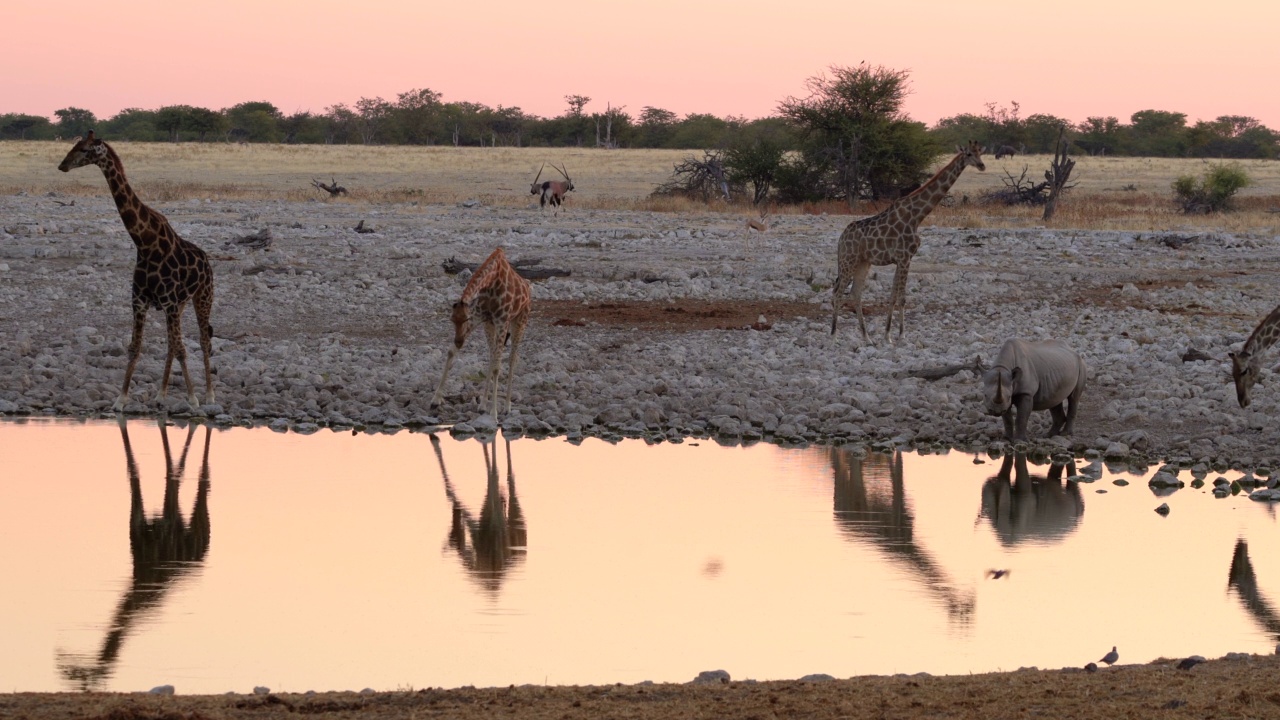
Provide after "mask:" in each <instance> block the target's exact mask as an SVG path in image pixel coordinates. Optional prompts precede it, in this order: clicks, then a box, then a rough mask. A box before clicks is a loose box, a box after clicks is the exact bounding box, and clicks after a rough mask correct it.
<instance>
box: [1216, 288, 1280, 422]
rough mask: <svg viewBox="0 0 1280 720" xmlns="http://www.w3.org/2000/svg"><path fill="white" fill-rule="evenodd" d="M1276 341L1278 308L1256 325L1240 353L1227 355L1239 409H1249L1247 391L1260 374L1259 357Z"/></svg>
mask: <svg viewBox="0 0 1280 720" xmlns="http://www.w3.org/2000/svg"><path fill="white" fill-rule="evenodd" d="M1277 340H1280V306H1277V307H1276V308H1275V309H1274V310H1272V311H1271V313H1270V314H1269V315H1267V316H1266V317H1265V318H1263V319H1262V322H1260V323H1258V327H1256V328H1254V329H1253V334H1252V335H1250V336H1249V339H1248V340H1246V341H1245V342H1244V347H1242V348H1240V352H1238V353H1236V352H1233V353H1228V355H1229V356H1230V357H1231V379H1232V380H1234V381H1235V384H1236V400H1237V401H1238V402H1239V403H1240V407H1242V408H1247V407H1249V399H1250V398H1249V391H1250V390H1251V389H1252V388H1253V385H1254V383H1256V382H1257V381H1258V376H1259V375H1261V374H1262V357H1261V355H1262V353H1263V352H1264V351H1266V350H1267V349H1268V348H1270V347H1271V346H1272V345H1275V344H1276V341H1277Z"/></svg>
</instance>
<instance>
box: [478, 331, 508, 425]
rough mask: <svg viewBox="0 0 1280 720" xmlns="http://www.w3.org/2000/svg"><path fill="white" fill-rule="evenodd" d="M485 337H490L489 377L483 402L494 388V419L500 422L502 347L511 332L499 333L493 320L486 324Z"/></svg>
mask: <svg viewBox="0 0 1280 720" xmlns="http://www.w3.org/2000/svg"><path fill="white" fill-rule="evenodd" d="M484 332H485V335H487V336H488V337H489V377H488V378H486V382H485V391H486V394H485V395H484V398H483V400H482V401H481V402H483V401H484V400H488V399H489V395H488V390H489V386H490V385H492V387H493V415H492V417H493V419H494V421H495V422H496V421H497V420H498V373H499V372H501V370H502V345H503V343H504V342H505V341H506V339H507V335H508V334H509V331H506V332H502V333H499V332H498V327H497V326H496V325H495V324H494V323H493V321H492V320H490V321H488V322H486V323H485V324H484Z"/></svg>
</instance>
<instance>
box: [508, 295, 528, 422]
mask: <svg viewBox="0 0 1280 720" xmlns="http://www.w3.org/2000/svg"><path fill="white" fill-rule="evenodd" d="M524 324H525V321H524V318H521V319H520V320H519V321H518V322H515V323H513V326H512V329H511V357H510V358H508V359H507V409H506V411H505V413H504V414H510V413H511V386H512V384H513V383H514V381H515V377H516V364H517V363H518V362H519V358H520V338H522V337H524Z"/></svg>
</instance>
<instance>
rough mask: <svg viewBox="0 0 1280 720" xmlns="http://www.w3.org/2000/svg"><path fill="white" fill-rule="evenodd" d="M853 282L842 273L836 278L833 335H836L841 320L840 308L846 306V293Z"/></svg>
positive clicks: (832, 306)
mask: <svg viewBox="0 0 1280 720" xmlns="http://www.w3.org/2000/svg"><path fill="white" fill-rule="evenodd" d="M850 282H851V280H850V279H849V278H847V277H845V275H844V273H841V274H840V275H838V276H837V277H836V284H835V285H832V286H831V334H832V335H835V334H836V322H837V321H839V320H840V306H841V305H843V304H844V291H845V288H847V287H848V286H849V283H850Z"/></svg>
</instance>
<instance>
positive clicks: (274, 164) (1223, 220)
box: [0, 141, 1280, 233]
mask: <svg viewBox="0 0 1280 720" xmlns="http://www.w3.org/2000/svg"><path fill="white" fill-rule="evenodd" d="M69 147H70V145H69V144H68V143H65V142H14V141H7V142H0V193H3V194H14V193H18V192H26V193H28V194H32V195H35V194H40V195H43V194H46V193H50V192H53V193H58V194H63V195H72V196H74V195H96V194H100V193H102V192H103V187H102V180H101V178H100V177H98V176H97V175H96V174H94V173H85V172H80V173H70V174H63V173H60V172H58V171H57V164H58V162H59V161H60V160H61V158H62V156H63V154H64V153H65V152H66V150H67V149H69ZM113 147H115V148H116V150H117V151H118V152H119V153H120V154H121V156H122V157H123V158H124V159H125V165H126V168H127V170H128V172H129V177H130V179H131V180H133V181H134V182H135V184H136V185H137V186H138V187H139V188H141V189H142V191H143V193H144V195H145V199H147V200H149V201H153V202H165V201H172V200H184V199H204V198H210V199H228V200H264V201H266V200H286V201H305V200H308V199H324V198H325V196H324V193H322V192H320V191H318V190H316V189H314V188H313V187H312V186H311V180H313V179H319V180H322V181H325V182H328V181H329V180H330V179H336V180H337V181H338V182H339V183H340V184H342V185H344V186H345V187H347V188H348V189H350V190H351V195H350V197H348V198H346V199H342V200H339V202H350V203H374V204H378V203H410V202H418V203H422V204H452V203H456V202H461V201H464V200H468V199H475V200H479V201H480V202H482V203H485V204H488V205H498V206H524V205H527V204H529V203H530V202H531V198H530V196H529V190H528V187H529V185H528V183H529V182H531V181H532V180H533V177H534V174H535V173H536V172H537V170H538V168H539V166H541V165H542V164H543V163H557V164H563V165H564V166H565V167H566V168H567V169H568V171H569V174H570V175H572V176H573V180H574V183H575V185H576V186H577V189H576V190H575V192H574V194H573V195H572V196H571V200H570V203H571V205H574V206H578V207H583V208H594V209H605V210H608V209H618V210H652V211H659V212H685V213H698V212H704V211H708V210H714V211H717V212H722V211H724V210H726V207H725V206H724V205H723V204H718V205H714V206H712V207H708V206H706V205H703V204H701V203H695V202H689V201H686V200H681V199H669V198H651V197H650V193H651V191H652V190H653V188H654V187H656V186H657V185H658V184H659V183H661V182H662V181H664V180H666V179H667V178H668V177H669V176H670V173H671V169H672V166H673V165H674V164H675V163H677V162H679V161H680V160H681V159H683V158H685V157H686V156H689V155H690V154H693V153H690V152H689V151H686V150H595V149H583V148H453V147H387V146H360V145H235V144H223V143H207V144H205V143H183V144H166V143H127V142H121V143H113ZM1076 160H1077V164H1076V168H1075V172H1074V173H1073V175H1074V178H1073V179H1074V180H1075V181H1076V186H1075V188H1074V189H1073V190H1072V191H1071V192H1070V194H1069V195H1068V197H1067V198H1066V199H1065V200H1064V201H1063V202H1062V203H1061V204H1060V205H1059V208H1058V215H1057V217H1055V218H1054V220H1053V222H1052V223H1051V226H1052V227H1055V228H1080V229H1117V230H1137V231H1148V230H1164V231H1197V230H1212V229H1217V230H1227V231H1233V232H1242V231H1243V232H1263V233H1275V232H1277V228H1278V227H1280V161H1274V160H1246V161H1241V163H1240V164H1241V166H1242V167H1243V168H1244V169H1245V171H1246V172H1247V173H1248V174H1249V176H1250V178H1251V179H1252V180H1253V184H1252V185H1251V186H1250V187H1248V188H1246V189H1245V190H1244V191H1242V192H1241V193H1240V196H1239V197H1238V199H1237V203H1236V210H1234V211H1232V212H1228V213H1223V214H1217V215H1209V216H1188V215H1183V214H1182V213H1180V212H1178V211H1177V210H1176V209H1175V208H1174V206H1173V202H1172V191H1171V190H1170V185H1171V183H1172V182H1173V180H1174V179H1175V178H1176V177H1178V176H1180V175H1186V174H1191V175H1196V176H1199V175H1201V174H1202V173H1203V172H1204V171H1205V169H1206V168H1207V167H1208V166H1209V165H1210V164H1211V163H1210V161H1206V160H1200V159H1174V158H1116V157H1105V158H1095V157H1078V158H1076ZM1049 161H1050V158H1049V157H1048V156H1044V155H1039V156H1037V155H1029V156H1020V157H1015V158H1005V159H1002V160H995V159H994V158H991V157H988V158H987V171H986V172H985V173H980V172H974V171H972V170H971V171H968V172H966V173H965V174H964V176H962V177H961V178H960V181H959V182H958V183H957V184H956V187H955V188H953V191H952V194H953V195H954V196H955V198H956V200H957V202H956V203H955V204H954V205H953V206H951V207H940V208H938V209H937V210H936V211H935V212H934V213H933V215H932V216H931V217H930V218H929V220H928V222H930V223H932V224H936V225H945V226H958V227H975V228H977V227H1027V226H1034V225H1041V224H1043V223H1042V221H1041V220H1040V215H1041V211H1040V209H1039V208H1029V207H1004V206H998V205H993V204H987V203H981V202H978V200H979V199H980V198H981V196H982V194H983V193H984V192H985V191H989V190H995V189H998V188H1000V187H1002V186H1003V182H1004V181H1005V180H1006V179H1007V176H1008V175H1013V176H1015V177H1016V176H1018V175H1019V174H1020V173H1021V172H1022V171H1023V169H1024V168H1025V169H1026V170H1027V177H1028V178H1030V179H1037V178H1039V177H1040V176H1041V175H1042V174H1043V171H1044V170H1045V169H1046V168H1047V167H1048V166H1049ZM543 174H544V179H545V178H546V177H558V176H557V175H556V174H555V172H554V171H553V170H552V169H551V168H550V167H547V169H546V170H545V171H544V173H543ZM965 198H968V202H965V201H964V200H965ZM873 210H874V208H873V207H871V206H869V205H863V206H861V207H859V208H858V210H857V213H858V214H865V213H870V212H872V211H873ZM741 211H742V212H743V213H744V214H746V213H750V212H754V211H753V210H752V209H750V208H747V207H742V208H741ZM774 212H775V213H776V214H784V213H822V212H826V213H830V214H844V213H848V212H849V209H848V208H847V207H846V206H845V205H844V204H843V203H828V204H819V205H807V206H803V207H789V208H788V207H779V208H775V209H774Z"/></svg>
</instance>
